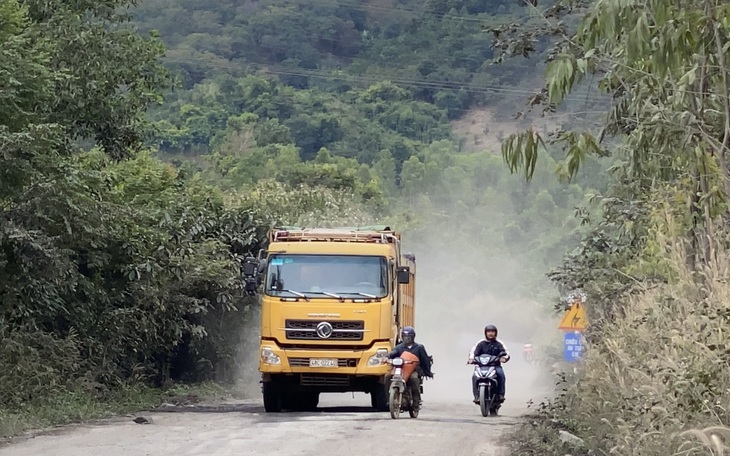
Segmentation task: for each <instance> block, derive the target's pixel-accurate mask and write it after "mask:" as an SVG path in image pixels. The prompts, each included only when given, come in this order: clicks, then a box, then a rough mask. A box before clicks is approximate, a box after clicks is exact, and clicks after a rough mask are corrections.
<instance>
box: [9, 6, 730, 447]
mask: <svg viewBox="0 0 730 456" xmlns="http://www.w3.org/2000/svg"><path fill="white" fill-rule="evenodd" d="M573 3H574V5H573V9H570V8H565V7H563V6H562V4H561V3H546V4H539V5H538V6H533V5H532V4H531V3H530V2H526V3H525V4H521V3H520V2H502V1H468V0H432V1H428V2H426V3H425V4H424V3H423V2H420V1H419V2H416V1H415V0H413V1H411V0H402V1H385V2H383V1H378V2H375V1H372V2H349V1H335V0H316V1H308V2H300V1H293V0H290V1H286V0H264V1H261V2H246V1H244V2H239V1H229V0H226V1H219V2H190V1H187V0H184V1H177V2H172V1H167V0H147V1H145V2H142V3H141V4H140V5H139V6H138V7H136V8H127V7H128V6H130V5H131V2H128V1H127V0H84V1H77V2H71V3H69V2H65V1H61V0H52V1H48V0H44V1H40V0H6V1H4V2H2V3H1V4H0V42H1V43H2V46H1V47H0V97H2V100H3V103H0V436H9V435H13V434H17V433H19V432H22V431H23V430H24V429H28V428H31V427H37V426H45V425H52V424H56V423H63V422H69V421H77V420H84V419H88V418H92V417H99V416H108V415H109V414H112V413H121V412H126V411H131V410H135V409H139V408H147V407H150V406H153V405H155V404H159V403H161V402H164V401H167V400H169V399H170V398H171V397H176V396H179V395H188V394H190V395H197V396H199V397H208V396H210V395H223V394H229V393H230V390H231V386H232V385H236V384H237V382H239V381H240V378H241V376H242V375H244V373H245V372H248V370H250V369H251V364H250V362H249V360H250V356H248V355H247V354H248V353H249V352H250V349H251V341H252V340H255V333H254V331H255V330H254V329H253V328H254V327H255V323H256V321H257V320H256V315H257V313H256V306H255V302H253V301H252V300H251V299H250V298H248V297H246V296H244V294H243V293H242V283H241V277H240V264H241V260H242V259H243V258H244V257H245V256H247V255H249V254H251V253H252V252H256V251H257V250H258V248H259V247H260V245H261V243H262V241H263V237H264V236H265V233H266V231H267V230H268V228H269V227H270V226H272V225H274V224H277V223H285V224H299V225H306V224H308V225H313V224H329V225H344V224H347V225H354V224H370V223H385V222H387V223H392V224H393V225H394V226H396V227H398V229H400V230H404V231H405V236H406V239H407V241H408V242H413V243H414V244H418V245H421V246H426V247H424V248H427V249H428V250H427V251H428V252H431V253H433V255H435V256H442V258H446V257H445V256H443V255H446V253H448V252H458V253H459V255H460V257H459V258H460V259H461V261H460V264H459V265H454V267H452V268H450V269H449V270H448V271H447V273H446V274H445V276H443V277H441V280H443V281H444V282H446V283H456V281H458V280H469V281H470V283H475V284H479V286H480V287H482V288H481V290H478V289H476V290H475V289H474V288H469V290H468V291H469V292H479V291H481V292H489V293H490V294H492V295H493V296H499V297H500V298H501V299H509V298H520V299H531V300H533V301H535V302H539V303H540V305H541V306H542V307H543V309H545V310H549V309H550V308H551V307H552V305H553V303H554V302H557V298H558V295H559V293H566V292H568V291H572V290H574V289H578V288H580V289H583V290H585V291H586V292H587V293H588V296H589V302H588V304H589V307H588V309H589V317H590V320H591V327H590V330H589V331H588V333H587V337H588V342H589V346H588V352H587V358H586V360H585V362H584V364H583V365H582V366H581V368H580V370H579V372H578V373H577V375H575V376H573V377H571V378H570V379H569V380H568V382H567V383H565V384H563V385H561V388H564V391H563V393H562V394H561V395H560V396H559V397H557V398H556V399H555V400H554V401H553V402H551V403H550V404H545V405H544V406H543V408H542V409H541V410H540V411H539V413H538V414H536V416H535V417H534V419H533V420H532V421H531V424H529V425H527V426H526V427H525V428H524V429H522V430H520V432H521V435H522V437H521V438H520V439H516V440H515V442H517V443H516V445H518V448H516V451H517V454H535V455H538V454H540V455H543V454H555V455H561V456H562V455H564V454H565V453H566V452H568V451H569V452H570V454H573V455H574V456H576V455H581V454H586V455H587V454H608V453H609V452H611V451H613V453H614V454H632V455H633V454H636V455H654V454H657V455H659V454H662V455H666V454H675V453H681V454H708V453H707V451H708V450H707V449H706V448H707V447H706V446H705V447H703V446H702V445H703V441H702V440H701V439H699V438H698V437H699V436H700V434H698V433H696V432H695V433H690V434H682V432H685V431H688V430H691V429H706V428H707V427H708V426H728V425H730V422H729V421H730V417H729V416H728V413H730V412H728V410H730V389H728V388H730V378H728V370H727V368H726V367H727V366H728V365H730V347H729V345H728V342H727V340H728V338H727V334H728V329H730V328H729V326H730V322H729V321H728V320H729V319H730V314H729V313H728V298H730V296H728V294H729V293H730V289H728V287H727V284H726V279H727V274H728V268H727V266H726V265H727V255H728V252H727V250H726V248H727V236H726V230H725V225H726V224H725V221H726V220H727V217H728V207H729V206H728V203H727V201H728V195H729V194H730V184H728V183H729V182H730V171H729V169H730V168H728V165H727V152H728V150H730V149H728V147H730V139H729V138H730V126H729V125H728V119H730V101H728V100H730V98H729V94H728V91H729V90H730V86H729V84H728V78H730V73H728V67H727V61H728V59H730V46H729V45H728V42H730V39H729V36H730V23H729V22H728V17H730V7H729V6H728V5H727V4H725V3H723V2H719V1H718V2H711V1H709V0H707V1H702V2H701V1H687V2H682V3H681V4H678V3H676V2H669V1H668V0H656V1H652V2H644V3H646V4H644V3H641V2H640V5H641V6H642V8H635V7H633V6H632V5H628V4H626V2H622V1H618V0H598V1H596V2H593V3H591V4H590V5H589V4H585V5H576V4H575V2H573ZM126 14H130V15H131V16H130V17H127V16H126ZM581 19H583V22H582V25H581ZM305 25H306V26H305ZM153 29H156V30H158V31H159V33H158V32H154V33H151V34H149V33H148V32H151V31H152V30H153ZM488 30H492V31H494V30H499V31H500V32H499V33H497V34H495V33H488ZM555 46H557V47H555ZM556 49H557V50H559V51H560V52H555V50H556ZM544 60H549V61H550V64H549V66H548V67H547V73H546V74H547V80H548V81H547V82H548V84H547V90H546V91H542V92H538V93H535V94H533V92H534V91H535V90H536V89H539V85H540V84H541V82H540V81H538V80H536V78H535V69H536V68H538V69H540V70H542V69H544V68H545V65H544V64H543V63H542V62H543V61H544ZM495 63H497V64H495ZM597 86H598V87H597ZM533 95H534V96H533ZM528 101H529V102H530V104H531V105H532V109H533V113H530V112H528V110H527V109H526V106H524V103H525V102H528ZM541 107H546V108H547V111H548V115H549V116H558V117H555V118H557V119H559V121H557V125H556V126H557V127H559V128H560V129H561V132H560V133H559V134H557V135H548V133H547V132H546V131H544V129H540V128H537V127H536V126H535V125H537V124H536V120H535V119H536V118H538V117H539V116H538V114H539V113H538V112H535V111H537V110H538V109H540V108H541ZM517 111H522V114H523V115H521V116H517V117H518V118H515V119H510V117H511V116H512V114H513V113H516V112H517ZM553 111H555V112H556V114H553ZM479 112H491V113H497V114H498V117H499V122H500V125H505V124H507V121H506V119H510V122H511V124H510V126H511V130H510V131H518V130H527V132H526V133H524V134H522V133H514V134H512V135H510V131H503V132H501V133H500V132H498V131H497V132H495V131H491V130H490V125H485V126H483V127H482V126H476V127H475V126H474V125H470V124H469V122H470V120H468V119H474V117H473V115H474V113H479ZM603 114H605V115H606V116H605V117H603ZM471 122H473V120H472V121H471ZM475 128H476V130H477V131H478V133H479V135H476V134H475V137H474V138H472V137H466V138H465V137H458V136H457V135H456V134H455V132H456V131H464V130H469V131H472V130H474V129H475ZM500 128H502V127H500ZM480 135H481V136H480ZM484 135H487V136H490V135H491V136H492V137H493V139H494V138H496V139H497V140H498V141H502V140H504V141H503V149H502V155H501V156H500V151H499V150H490V149H489V148H482V147H480V144H481V143H480V141H481V139H479V138H477V137H476V136H479V137H480V138H481V137H482V136H484ZM599 139H601V140H602V141H599ZM505 161H506V162H507V166H505V163H504V162H505ZM513 171H514V172H515V174H512V172H513ZM525 177H527V178H528V179H525ZM491 221H496V222H494V223H492V222H491ZM443 233H448V235H446V236H444V234H443ZM475 233H477V234H476V235H477V236H478V238H479V243H476V247H475V242H474V241H473V238H474V236H475ZM447 249H448V252H447ZM546 271H552V272H551V273H550V274H549V275H548V276H547V277H546V276H545V272H546ZM515 277H518V278H519V280H515ZM550 281H552V282H553V283H555V284H557V285H558V290H557V292H556V290H555V288H554V287H553V286H552V285H551V283H550ZM462 298H463V299H464V300H468V297H466V296H463V297H462V296H460V297H459V299H462ZM252 323H253V324H252ZM559 431H567V432H570V433H571V434H573V435H574V436H577V437H579V438H580V439H582V440H581V441H582V446H579V447H573V446H571V445H573V444H571V443H563V442H562V441H561V440H560V436H561V434H559ZM710 432H711V431H708V433H710ZM703 435H707V433H706V434H703ZM709 438H710V437H708V439H709ZM707 442H710V440H707V441H706V442H705V443H707ZM687 445H694V447H691V446H687ZM693 448H694V449H693ZM702 448H705V449H704V450H703V449H702ZM685 450H687V452H685V453H682V451H685ZM692 451H694V453H692ZM703 451H704V453H703ZM715 454H719V452H716V453H715Z"/></svg>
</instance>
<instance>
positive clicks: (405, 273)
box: [397, 266, 411, 284]
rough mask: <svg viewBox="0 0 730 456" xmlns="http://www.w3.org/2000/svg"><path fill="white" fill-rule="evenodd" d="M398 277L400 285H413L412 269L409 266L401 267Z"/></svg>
mask: <svg viewBox="0 0 730 456" xmlns="http://www.w3.org/2000/svg"><path fill="white" fill-rule="evenodd" d="M397 275H398V283H399V284H408V283H411V268H409V267H408V266H399V267H398V272H397Z"/></svg>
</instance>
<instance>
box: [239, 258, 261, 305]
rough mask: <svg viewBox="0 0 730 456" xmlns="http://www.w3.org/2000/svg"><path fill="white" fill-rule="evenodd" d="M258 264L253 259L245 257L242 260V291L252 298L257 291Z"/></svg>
mask: <svg viewBox="0 0 730 456" xmlns="http://www.w3.org/2000/svg"><path fill="white" fill-rule="evenodd" d="M258 272H259V262H258V261H257V260H256V258H254V257H246V259H245V260H243V284H244V287H243V289H244V291H245V292H246V294H247V295H249V296H254V295H255V294H256V290H257V289H258V285H259V280H258Z"/></svg>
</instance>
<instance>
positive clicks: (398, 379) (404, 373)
mask: <svg viewBox="0 0 730 456" xmlns="http://www.w3.org/2000/svg"><path fill="white" fill-rule="evenodd" d="M388 363H389V364H390V365H392V366H393V368H392V369H391V371H390V375H391V379H390V387H388V405H389V407H390V417H391V418H393V419H394V420H395V419H397V418H398V417H399V416H400V413H401V412H406V411H407V412H408V414H409V415H410V416H411V418H418V410H419V404H416V403H414V401H413V394H412V393H411V388H409V387H408V379H409V378H411V375H418V374H415V370H416V367H417V366H418V356H416V355H414V354H413V353H411V352H407V351H404V352H403V353H402V354H401V356H400V357H398V358H393V359H392V360H388Z"/></svg>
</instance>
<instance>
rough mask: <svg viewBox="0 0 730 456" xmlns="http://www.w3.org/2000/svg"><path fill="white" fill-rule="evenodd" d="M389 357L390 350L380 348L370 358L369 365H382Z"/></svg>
mask: <svg viewBox="0 0 730 456" xmlns="http://www.w3.org/2000/svg"><path fill="white" fill-rule="evenodd" d="M386 359H388V350H386V349H385V348H379V349H378V351H376V352H375V354H374V355H373V356H371V357H370V359H368V366H380V365H381V364H383V361H385V360H386Z"/></svg>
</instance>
